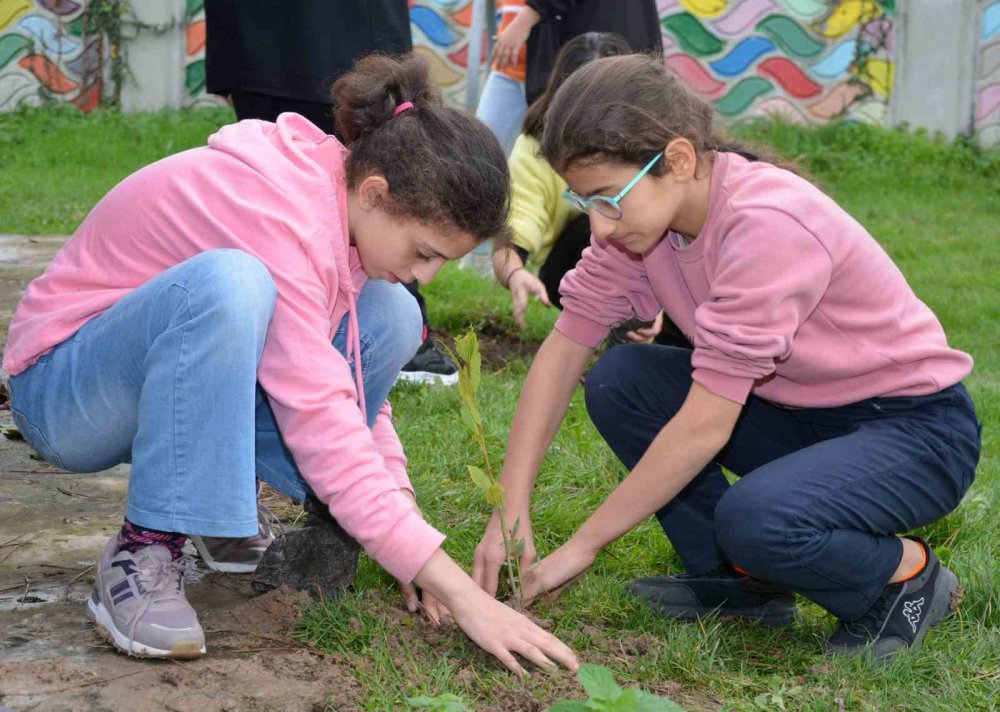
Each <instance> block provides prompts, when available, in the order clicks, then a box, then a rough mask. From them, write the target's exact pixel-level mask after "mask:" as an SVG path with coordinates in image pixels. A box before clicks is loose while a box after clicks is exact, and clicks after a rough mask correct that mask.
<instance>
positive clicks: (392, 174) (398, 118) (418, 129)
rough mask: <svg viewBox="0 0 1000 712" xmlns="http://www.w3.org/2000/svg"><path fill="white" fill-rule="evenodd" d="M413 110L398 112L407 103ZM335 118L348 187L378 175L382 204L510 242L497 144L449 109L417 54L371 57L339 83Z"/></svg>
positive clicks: (506, 179) (506, 184) (505, 175)
mask: <svg viewBox="0 0 1000 712" xmlns="http://www.w3.org/2000/svg"><path fill="white" fill-rule="evenodd" d="M406 102H411V103H412V104H413V108H410V109H406V110H405V111H402V112H400V113H399V114H398V115H396V114H395V111H396V108H397V107H399V106H400V105H401V104H404V103H406ZM333 105H334V119H335V122H336V127H337V130H338V132H339V134H340V135H341V136H342V137H343V139H344V142H345V144H346V145H347V146H348V147H349V148H350V154H349V156H348V158H347V162H346V166H345V168H346V172H347V185H348V187H349V188H354V187H356V186H357V185H358V184H360V182H361V181H362V180H364V179H365V178H366V177H368V176H370V175H373V174H376V173H377V174H379V175H382V176H384V177H385V179H386V181H387V182H388V184H389V198H388V200H387V202H386V204H384V205H383V207H384V208H385V209H386V210H387V211H389V212H390V213H392V214H394V215H397V216H399V217H409V218H415V219H417V220H420V221H422V222H425V223H427V224H430V225H435V226H439V227H442V228H445V229H448V228H455V229H458V230H461V231H462V232H466V233H469V234H471V235H472V236H473V237H474V238H475V239H476V240H479V241H483V240H489V239H491V238H496V237H500V238H506V235H507V230H508V228H507V210H508V206H509V204H510V174H509V172H508V170H507V160H506V158H505V156H504V152H503V148H502V147H501V146H500V143H499V141H497V139H496V138H495V137H494V136H493V134H492V133H491V132H490V130H489V129H488V128H487V127H486V126H485V125H484V124H483V123H481V122H480V121H478V120H477V119H476V118H475V117H473V116H471V115H469V114H467V113H466V112H464V111H461V110H459V109H455V108H452V107H448V106H445V105H444V102H443V101H442V99H441V93H440V92H439V91H438V89H437V88H436V87H435V86H434V85H433V84H432V83H431V80H430V70H429V67H428V65H427V62H426V61H425V60H424V59H422V58H421V57H419V56H418V55H416V54H412V53H411V54H407V55H403V56H401V57H390V56H387V55H379V54H374V55H369V56H367V57H364V58H362V59H360V60H358V62H357V64H355V66H354V70H353V71H351V72H348V73H347V74H345V75H344V76H342V77H341V78H340V79H338V80H337V82H336V83H335V84H334V85H333Z"/></svg>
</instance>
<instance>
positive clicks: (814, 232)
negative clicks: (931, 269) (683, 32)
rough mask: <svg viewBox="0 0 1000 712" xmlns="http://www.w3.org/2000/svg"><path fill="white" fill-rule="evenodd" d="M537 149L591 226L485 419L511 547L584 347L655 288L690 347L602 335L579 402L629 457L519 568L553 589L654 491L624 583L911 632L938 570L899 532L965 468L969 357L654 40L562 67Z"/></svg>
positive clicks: (637, 517)
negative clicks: (516, 395) (661, 540)
mask: <svg viewBox="0 0 1000 712" xmlns="http://www.w3.org/2000/svg"><path fill="white" fill-rule="evenodd" d="M542 152H543V154H544V155H545V158H546V159H547V160H548V161H549V162H550V163H551V164H552V166H554V167H555V168H556V170H557V171H559V172H560V173H561V175H562V176H563V177H564V178H565V179H566V181H567V183H568V184H569V190H568V191H567V193H566V197H567V199H568V200H569V201H570V202H572V203H573V204H574V205H576V206H578V207H579V208H580V209H581V210H585V211H587V212H588V213H589V216H590V225H591V230H592V233H593V235H592V238H591V244H590V247H588V248H587V249H586V250H585V251H584V253H583V257H582V258H581V260H580V262H579V263H578V264H577V266H576V268H575V270H573V271H571V272H569V273H568V274H567V275H566V277H564V279H563V281H562V283H561V285H560V292H561V294H562V304H563V308H564V311H563V313H562V315H561V316H560V318H559V320H558V321H557V322H556V325H555V329H554V331H553V332H552V334H551V335H550V336H549V337H548V338H547V339H546V341H545V343H544V344H543V345H542V347H541V349H540V350H539V352H538V355H537V357H536V358H535V361H534V363H533V364H532V367H531V371H530V373H529V375H528V379H527V382H526V383H525V386H524V389H523V391H522V396H521V400H520V402H519V404H518V407H517V411H516V413H515V416H514V423H513V427H512V428H511V432H510V445H511V446H510V448H509V450H508V453H507V459H506V462H505V463H504V470H503V475H502V481H503V484H504V486H505V488H506V492H507V507H508V510H509V511H507V512H506V517H507V521H516V520H520V522H521V526H520V532H521V533H522V534H523V535H525V537H526V540H527V545H526V546H525V560H524V561H523V562H522V565H525V566H527V565H528V564H530V563H531V560H532V559H533V558H534V549H533V547H532V545H531V527H530V518H529V505H530V493H531V488H532V484H533V482H534V478H535V474H536V472H537V470H538V467H539V464H540V463H541V460H542V457H543V456H544V454H545V451H546V449H547V447H548V445H549V443H550V442H551V439H552V437H553V435H554V434H555V432H556V429H557V428H558V426H559V423H560V421H561V420H562V418H563V416H564V414H565V412H566V408H567V405H568V403H569V400H570V397H571V395H572V393H573V390H574V388H575V386H576V385H577V384H578V383H579V379H580V376H581V374H583V372H584V369H585V366H586V364H587V362H588V359H589V358H590V356H591V354H592V353H593V351H594V348H595V347H596V346H597V345H598V344H599V343H600V342H601V340H602V339H603V338H604V337H605V336H606V335H607V333H608V331H609V330H610V329H611V328H612V327H613V326H614V325H616V324H618V323H621V322H623V321H625V320H626V319H628V318H630V317H632V316H633V315H637V316H639V317H640V318H644V319H649V318H651V317H653V316H654V315H655V314H656V313H657V311H658V310H659V309H661V308H662V309H663V310H664V312H665V313H666V315H667V316H669V317H670V319H671V320H672V321H673V322H674V323H675V324H677V326H678V327H679V328H680V329H681V330H682V331H683V332H684V334H685V335H686V336H687V337H688V339H689V340H690V341H691V342H692V343H693V344H694V349H693V351H692V350H688V349H680V348H673V347H667V346H645V345H628V346H619V347H616V348H613V349H611V350H610V351H608V352H607V353H605V354H604V356H602V357H601V359H600V360H599V361H598V363H597V365H596V366H595V367H594V368H593V369H592V370H591V371H590V373H589V374H588V375H587V379H586V403H587V409H588V412H589V413H590V415H591V419H592V420H593V422H594V424H595V426H596V427H597V429H598V431H599V432H600V433H601V435H602V436H603V437H604V438H605V440H607V442H608V444H609V445H610V446H611V448H612V449H613V450H614V452H615V454H616V455H617V456H618V457H619V459H620V460H621V461H622V462H623V463H624V464H625V465H626V467H628V468H629V469H630V470H631V472H630V474H629V475H628V476H627V477H626V478H625V480H624V481H623V482H622V483H621V484H620V485H619V486H618V487H617V488H616V489H615V490H614V491H613V492H612V493H611V494H610V496H609V497H608V499H607V500H606V501H605V503H604V504H603V505H602V506H601V507H600V508H599V509H598V510H597V511H596V512H595V513H594V514H593V515H592V516H591V517H590V518H589V519H588V520H587V521H586V523H584V524H583V525H582V526H581V527H580V529H579V530H578V531H577V532H576V533H575V534H574V535H573V537H572V538H571V539H570V540H569V541H568V542H566V543H565V544H564V545H563V546H562V547H560V548H559V549H558V550H557V551H555V552H553V553H552V554H551V555H550V556H548V557H547V558H545V559H544V560H543V561H541V562H539V563H538V564H537V566H536V567H535V568H534V569H533V571H532V572H531V573H530V576H531V577H532V580H531V581H530V583H529V584H528V585H527V587H526V588H527V590H526V594H528V595H530V594H532V593H534V594H538V593H541V592H543V591H553V590H559V589H560V588H561V587H563V586H565V585H566V584H567V583H568V582H570V581H572V580H573V579H575V578H576V577H578V576H580V575H582V574H583V572H584V571H586V569H587V568H588V567H589V566H590V564H591V563H592V562H593V561H594V558H595V557H596V555H597V553H598V552H599V551H600V550H601V549H602V548H603V547H605V546H606V545H607V544H609V543H610V542H611V541H614V540H615V539H616V538H618V537H619V536H621V535H622V534H625V533H626V532H628V531H630V530H631V529H632V528H634V527H635V526H636V525H638V524H639V523H640V522H642V521H643V520H644V519H646V518H647V517H649V516H650V515H653V514H655V515H656V517H657V519H658V520H659V522H660V524H661V525H662V527H663V529H664V531H665V533H666V534H667V536H668V537H669V539H670V541H671V543H672V544H673V547H674V549H675V550H676V551H677V553H678V555H679V556H680V558H681V560H682V561H683V563H684V566H685V569H686V573H684V574H681V575H675V576H662V575H661V576H651V577H647V578H642V579H637V580H636V581H633V582H632V584H631V587H630V588H631V590H632V592H633V593H635V594H636V595H638V596H640V597H641V598H643V599H645V600H646V601H647V602H648V603H649V604H650V605H652V606H653V607H654V608H655V609H656V610H657V611H659V612H660V613H662V614H663V615H665V616H668V617H671V618H680V619H691V618H697V617H699V616H702V615H706V614H710V613H712V612H717V613H719V614H720V615H723V616H728V617H736V618H745V619H754V620H762V621H764V622H765V623H769V624H774V625H777V624H783V623H788V622H791V621H792V620H793V618H794V614H795V599H794V594H795V593H799V594H801V595H803V596H806V597H807V598H810V599H811V600H813V601H815V602H816V603H818V604H819V605H821V606H823V607H824V608H826V609H827V610H829V611H830V612H832V613H833V614H834V615H836V616H837V617H838V618H839V619H840V627H839V628H838V629H837V631H836V633H835V634H834V635H833V636H832V637H831V638H830V641H829V646H828V647H829V649H830V650H831V651H834V652H840V653H848V654H849V653H855V652H859V651H871V652H872V653H873V654H874V655H877V656H883V655H891V654H893V653H895V652H896V651H899V650H902V649H907V648H914V647H916V646H918V645H919V644H920V642H921V640H922V638H923V636H924V633H925V632H926V630H927V628H928V627H929V626H930V625H933V624H934V623H936V622H937V621H939V620H941V619H942V618H943V617H944V616H945V615H946V614H947V613H948V611H949V610H950V609H951V607H952V596H953V594H954V593H955V591H956V587H957V582H956V578H955V575H954V574H953V573H952V572H951V571H949V570H948V569H947V568H945V567H943V566H942V565H941V563H940V562H939V561H938V559H937V557H936V556H935V555H934V552H933V550H932V549H931V548H930V547H928V546H927V544H926V543H925V542H923V541H921V540H920V539H917V538H914V537H902V536H899V535H900V534H901V533H904V532H907V531H909V530H911V529H914V528H916V527H920V526H923V525H926V524H929V523H931V522H933V521H935V520H937V519H939V518H941V517H943V516H944V515H946V514H947V513H948V512H950V511H951V510H953V509H954V508H955V507H956V506H957V505H958V503H959V501H960V500H961V498H962V495H963V494H964V493H965V492H966V490H967V489H968V487H969V485H970V484H971V483H972V480H973V477H974V476H975V470H976V464H977V461H978V458H979V450H980V445H981V442H980V426H979V424H978V421H977V419H976V414H975V410H974V408H973V405H972V402H971V400H970V399H969V395H968V393H967V392H966V390H965V388H964V387H963V386H962V384H961V380H962V379H963V378H964V377H965V376H967V375H968V374H969V372H970V370H971V368H972V359H971V358H970V357H969V356H968V355H967V354H965V353H962V352H961V351H957V350H955V349H953V348H951V347H949V346H948V343H947V340H946V339H945V335H944V331H943V330H942V328H941V324H940V323H939V322H938V320H937V318H936V317H935V316H934V314H933V313H932V312H931V310H930V309H929V308H928V307H927V306H926V305H925V304H923V303H922V302H921V301H920V300H919V299H918V298H917V297H916V296H915V295H914V293H913V291H912V289H910V287H909V285H908V284H907V283H906V280H905V279H904V277H903V275H902V274H901V273H900V271H899V269H898V268H897V267H896V266H895V265H894V264H893V262H892V260H891V259H890V258H889V256H888V255H887V254H886V253H885V251H884V250H883V249H882V248H881V247H880V246H879V244H878V243H877V242H876V241H875V240H874V239H873V238H872V236H871V235H869V234H868V232H867V231H866V230H865V229H864V227H862V226H861V225H860V224H858V223H857V222H856V221H855V220H854V219H852V218H851V217H850V216H849V215H848V214H847V213H846V212H844V210H843V209H841V208H840V207H839V206H838V205H837V204H836V203H834V201H833V200H831V199H830V198H829V197H828V196H826V195H824V194H823V193H822V192H821V191H820V190H818V189H817V188H816V187H815V186H813V185H811V184H810V183H809V182H808V181H806V180H805V179H803V178H801V177H799V176H798V175H796V174H795V173H793V172H790V171H789V170H785V169H783V168H781V167H779V166H777V165H774V164H773V163H771V162H767V161H765V160H761V159H760V157H759V156H757V155H754V154H752V153H750V152H748V151H747V150H746V149H743V148H742V147H740V146H738V145H736V144H733V143H731V142H726V141H723V140H722V139H721V138H720V137H719V136H718V135H717V134H716V133H715V132H714V131H713V128H712V110H711V107H709V106H707V105H706V104H704V103H703V102H701V101H700V100H698V99H697V98H695V97H693V96H691V95H690V94H689V93H688V92H687V91H685V89H684V88H683V87H682V86H681V85H680V84H679V82H678V81H677V80H676V79H675V78H674V77H673V76H672V75H670V74H669V73H667V71H666V70H665V69H664V67H663V64H662V63H661V62H659V61H658V60H653V59H649V58H646V57H643V56H639V55H631V56H625V57H612V58H606V59H599V60H596V61H594V62H592V63H590V64H588V65H586V66H585V67H583V68H582V69H580V70H578V71H577V72H576V73H575V74H574V75H573V76H572V77H570V78H569V79H568V80H567V81H566V82H565V84H563V86H562V88H560V90H559V92H558V93H557V95H556V96H555V98H554V99H553V101H552V104H551V107H550V109H549V111H548V113H547V115H546V126H545V132H544V136H543V140H542ZM722 467H726V468H728V469H729V470H730V471H732V472H734V473H735V474H736V475H738V476H740V477H741V478H740V480H739V481H738V482H737V483H736V484H735V485H732V486H730V485H729V483H728V481H727V480H726V478H725V477H724V476H723V473H722ZM502 547H503V543H502V536H501V533H500V528H499V521H498V519H497V518H495V519H494V521H492V522H491V524H490V525H489V527H488V529H487V531H486V534H485V535H484V537H483V539H482V541H481V543H480V545H479V547H478V548H477V551H476V560H475V567H474V572H473V576H474V578H475V579H476V580H477V582H478V583H480V585H482V586H484V587H485V588H486V589H487V590H488V591H490V592H491V593H492V592H493V591H495V589H496V580H497V569H498V562H499V560H500V559H502Z"/></svg>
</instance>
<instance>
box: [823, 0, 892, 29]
mask: <svg viewBox="0 0 1000 712" xmlns="http://www.w3.org/2000/svg"><path fill="white" fill-rule="evenodd" d="M882 13H883V10H882V6H881V5H879V3H877V2H876V1H875V0H840V3H839V4H838V5H837V6H836V7H835V8H834V9H833V11H832V12H831V13H830V14H829V15H828V16H827V18H826V19H825V20H824V21H823V22H822V23H821V24H820V25H819V26H818V27H817V28H816V31H817V32H819V34H821V35H823V36H824V37H829V38H831V39H833V38H837V37H843V36H844V35H846V34H847V33H848V32H850V31H851V30H853V29H854V28H855V27H857V26H858V25H859V24H862V23H865V22H871V21H872V20H874V19H876V18H879V17H881V16H882Z"/></svg>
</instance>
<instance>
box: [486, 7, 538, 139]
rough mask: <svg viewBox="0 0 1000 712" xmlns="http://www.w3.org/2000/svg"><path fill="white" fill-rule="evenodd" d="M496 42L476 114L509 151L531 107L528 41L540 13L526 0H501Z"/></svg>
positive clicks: (498, 8) (498, 9)
mask: <svg viewBox="0 0 1000 712" xmlns="http://www.w3.org/2000/svg"><path fill="white" fill-rule="evenodd" d="M497 13H498V14H499V15H500V26H499V27H498V28H497V43H496V47H495V48H494V51H493V54H494V57H493V65H492V66H491V67H490V73H489V75H488V76H487V77H486V82H485V83H484V84H483V92H482V94H481V95H480V96H479V105H478V106H477V107H476V118H477V119H479V120H480V121H482V122H483V123H484V124H486V125H487V126H489V127H490V130H491V131H493V134H494V135H495V136H496V137H497V140H499V141H500V143H501V144H502V145H503V150H504V153H507V154H509V153H510V151H511V147H512V146H513V145H514V139H516V138H517V133H518V130H519V129H520V127H521V120H522V119H523V118H524V113H525V112H526V111H527V110H528V102H527V100H526V99H525V96H524V80H525V73H526V71H527V61H528V60H527V57H528V49H527V45H526V41H527V39H528V34H529V33H530V32H531V28H532V27H533V26H534V25H535V23H537V22H538V13H537V12H535V10H533V9H531V8H530V7H525V0H499V1H498V2H497Z"/></svg>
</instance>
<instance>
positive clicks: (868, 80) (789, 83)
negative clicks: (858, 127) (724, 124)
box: [657, 0, 895, 123]
mask: <svg viewBox="0 0 1000 712" xmlns="http://www.w3.org/2000/svg"><path fill="white" fill-rule="evenodd" d="M657 5H658V6H659V10H660V17H661V24H662V26H663V50H664V55H665V61H666V64H667V66H668V67H669V68H670V69H671V70H673V71H674V72H675V73H676V74H677V75H678V76H680V77H681V79H683V80H684V82H685V83H686V84H687V85H688V86H689V87H690V88H691V89H692V90H693V91H694V92H695V93H696V94H698V95H699V96H701V97H702V98H703V99H705V100H707V101H711V102H713V103H714V104H715V107H716V109H717V110H718V111H719V113H720V114H722V115H723V116H725V117H728V118H731V119H732V118H737V117H741V116H754V115H778V116H781V117H783V118H784V119H786V120H789V121H793V122H797V123H816V122H825V121H829V120H830V119H832V118H834V117H838V116H841V115H842V114H844V113H845V112H846V114H847V116H848V117H850V118H854V119H861V120H865V121H872V122H876V123H881V122H882V121H883V120H884V117H885V113H886V107H887V102H888V98H889V95H890V93H891V92H892V49H893V46H892V40H893V37H892V30H893V27H892V17H893V14H894V11H895V2H894V0H840V2H837V3H832V4H831V3H828V2H824V1H823V0H658V2H657Z"/></svg>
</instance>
